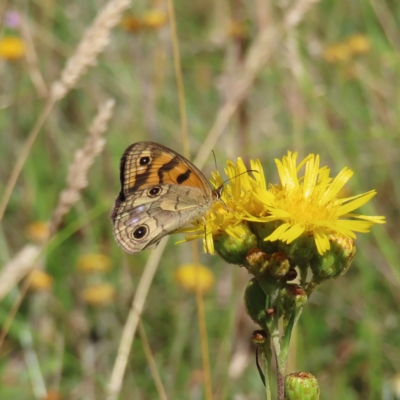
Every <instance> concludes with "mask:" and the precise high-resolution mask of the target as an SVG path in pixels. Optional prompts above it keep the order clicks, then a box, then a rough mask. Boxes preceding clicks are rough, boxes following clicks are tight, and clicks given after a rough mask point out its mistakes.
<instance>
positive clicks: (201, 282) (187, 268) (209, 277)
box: [175, 264, 215, 293]
mask: <svg viewBox="0 0 400 400" xmlns="http://www.w3.org/2000/svg"><path fill="white" fill-rule="evenodd" d="M175 280H176V282H177V283H178V284H179V285H180V286H181V287H183V288H184V289H186V290H187V291H189V292H193V293H195V292H196V287H197V285H198V286H199V289H200V291H201V292H202V293H205V292H207V291H208V290H210V289H211V288H212V287H213V286H214V281H215V279H214V274H213V273H212V272H211V270H210V269H209V268H207V267H204V266H203V265H193V264H185V265H182V266H181V267H179V268H178V269H177V270H176V271H175Z"/></svg>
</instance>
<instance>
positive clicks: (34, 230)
mask: <svg viewBox="0 0 400 400" xmlns="http://www.w3.org/2000/svg"><path fill="white" fill-rule="evenodd" d="M24 231H25V234H26V236H27V237H28V238H29V239H30V240H32V241H33V242H35V243H38V244H43V243H45V242H46V240H47V239H48V237H49V224H48V223H46V222H43V221H33V222H31V223H29V224H28V225H26V226H25V229H24Z"/></svg>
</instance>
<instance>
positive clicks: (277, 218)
mask: <svg viewBox="0 0 400 400" xmlns="http://www.w3.org/2000/svg"><path fill="white" fill-rule="evenodd" d="M275 162H276V165H277V168H278V173H279V178H280V183H279V184H277V185H272V184H270V185H269V186H267V184H266V181H265V178H264V172H263V170H262V167H261V164H260V162H259V161H258V160H257V161H251V170H250V171H249V170H247V169H246V167H245V165H244V163H243V161H242V160H241V159H240V158H239V159H238V161H237V163H236V165H234V164H233V163H232V162H231V161H228V162H227V168H226V170H225V172H226V174H227V175H228V178H229V182H228V183H227V184H225V186H224V190H223V194H222V198H221V202H216V203H215V204H214V206H213V208H212V210H211V211H210V212H209V213H208V214H207V215H206V216H205V217H204V221H196V222H195V224H194V227H193V228H192V229H187V230H186V231H187V232H190V231H192V233H193V232H194V235H193V234H192V235H191V236H190V235H189V236H188V237H187V238H186V240H190V239H194V238H197V237H203V244H204V248H205V250H206V251H208V252H210V253H212V252H213V249H214V243H215V241H216V240H217V239H218V237H219V236H221V235H228V236H230V237H233V238H235V239H236V240H239V241H242V242H243V241H244V240H245V238H247V237H248V234H249V230H248V226H247V225H245V224H246V221H251V222H252V223H253V224H254V223H255V224H257V223H262V224H264V225H263V227H264V226H265V224H266V223H267V224H268V223H271V228H269V230H270V231H269V233H268V234H267V235H266V236H265V237H263V238H262V239H263V240H264V241H270V242H274V241H281V242H284V243H287V244H290V243H292V242H293V241H294V240H296V239H297V238H299V237H300V236H302V235H303V234H304V235H307V237H313V239H314V242H315V245H316V249H317V250H318V253H319V254H324V253H325V252H326V251H327V250H329V249H330V236H331V235H332V234H333V235H334V234H338V235H344V236H345V237H347V238H351V239H354V238H355V237H356V235H355V233H354V232H369V228H370V227H371V226H372V225H374V224H376V223H384V222H385V220H384V217H370V216H365V215H359V214H354V213H353V211H354V210H356V209H357V208H359V207H361V206H362V205H364V204H365V203H367V202H368V201H369V200H370V199H371V198H372V197H373V196H374V195H375V194H376V192H375V190H371V191H369V192H367V193H363V194H360V195H356V196H352V197H344V198H341V197H340V192H341V191H342V189H343V187H344V185H345V184H346V183H347V181H348V180H349V179H350V178H351V176H352V175H353V172H352V171H351V170H350V169H348V168H347V167H345V168H343V169H342V171H340V172H339V174H338V175H337V176H336V177H334V178H333V177H331V176H330V170H329V168H327V167H320V160H319V156H318V155H317V156H315V155H314V154H310V155H309V156H308V157H306V158H305V159H304V160H303V161H301V162H300V163H299V164H297V153H292V152H288V154H287V156H285V157H283V159H282V160H275ZM303 168H304V169H305V171H304V175H303V176H299V174H300V171H301V170H302V169H303ZM212 184H213V186H214V187H218V186H220V185H222V178H221V177H220V175H219V174H218V173H217V174H214V175H213V179H212ZM204 222H205V227H204ZM263 229H264V228H263ZM265 231H268V230H265Z"/></svg>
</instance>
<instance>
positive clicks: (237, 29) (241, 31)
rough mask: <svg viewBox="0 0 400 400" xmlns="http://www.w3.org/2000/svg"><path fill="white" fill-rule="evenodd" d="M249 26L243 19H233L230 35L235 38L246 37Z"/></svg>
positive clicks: (229, 30)
mask: <svg viewBox="0 0 400 400" xmlns="http://www.w3.org/2000/svg"><path fill="white" fill-rule="evenodd" d="M248 31H249V29H248V26H247V25H246V24H245V23H244V22H242V21H231V23H230V26H229V29H228V35H229V36H230V37H232V38H234V39H244V38H246V36H247V34H248Z"/></svg>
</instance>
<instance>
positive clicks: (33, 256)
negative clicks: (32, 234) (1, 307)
mask: <svg viewBox="0 0 400 400" xmlns="http://www.w3.org/2000/svg"><path fill="white" fill-rule="evenodd" d="M41 250H42V249H41V247H40V246H34V245H32V244H29V245H26V246H25V247H23V248H22V249H21V250H20V251H19V253H18V254H17V255H16V256H15V257H14V258H13V259H12V260H11V261H9V262H8V263H7V264H6V265H5V266H4V268H3V269H2V271H1V274H0V301H1V300H2V299H3V298H4V296H6V295H7V294H8V293H9V292H10V290H11V289H12V288H14V287H15V285H16V284H17V283H18V282H19V281H20V280H21V279H22V278H23V277H24V276H25V275H26V274H27V273H28V272H29V271H31V269H32V267H33V266H34V265H35V264H36V263H37V261H38V258H39V255H40V252H41Z"/></svg>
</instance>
